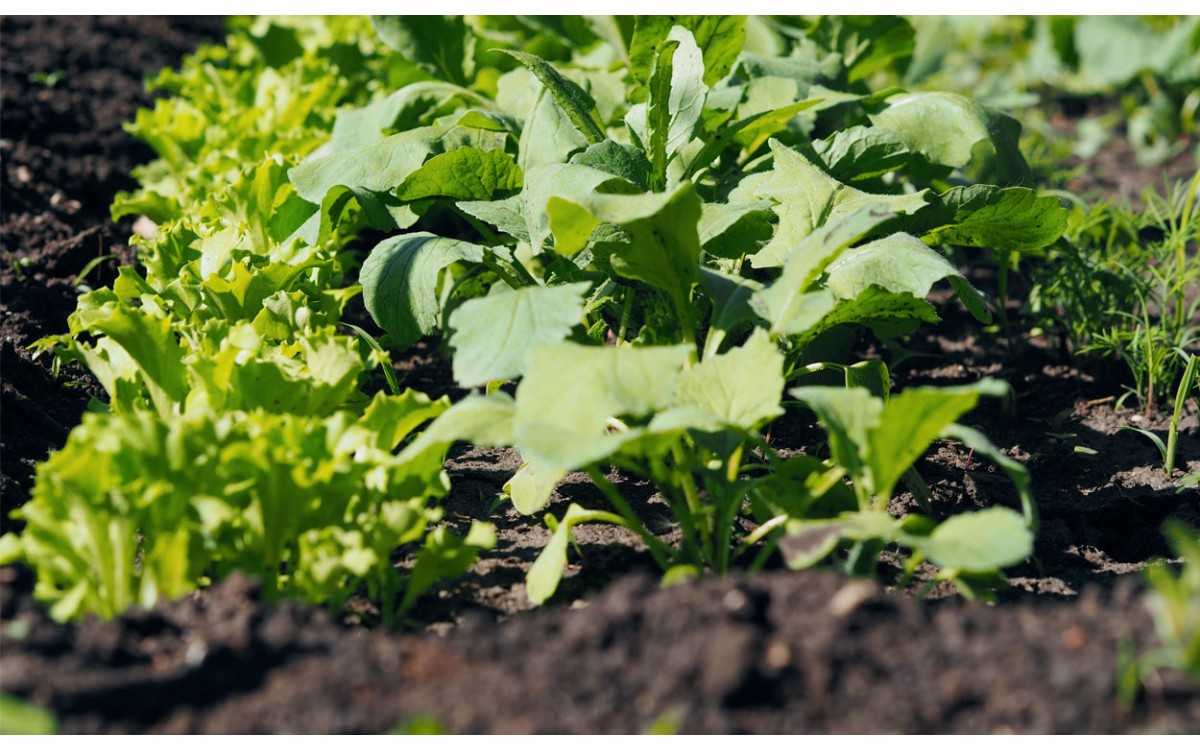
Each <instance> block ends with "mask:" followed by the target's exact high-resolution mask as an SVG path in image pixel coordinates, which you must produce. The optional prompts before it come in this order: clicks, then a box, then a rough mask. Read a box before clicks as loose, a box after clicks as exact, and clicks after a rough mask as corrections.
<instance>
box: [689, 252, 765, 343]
mask: <svg viewBox="0 0 1200 750" xmlns="http://www.w3.org/2000/svg"><path fill="white" fill-rule="evenodd" d="M700 284H701V286H703V287H704V293H705V295H706V296H707V297H708V299H709V301H711V302H712V306H713V311H712V318H711V323H712V327H713V328H715V329H718V330H721V331H724V332H725V333H733V332H735V331H737V330H738V329H740V328H742V327H743V326H747V325H750V324H753V323H755V322H757V321H758V320H759V315H758V313H756V312H755V311H754V308H753V307H751V303H750V301H751V298H752V297H753V296H754V294H756V293H757V292H759V291H760V290H761V289H762V285H761V284H759V283H758V282H757V281H754V280H753V279H745V278H742V277H741V276H732V275H729V274H724V273H721V272H720V271H714V270H712V269H709V268H701V269H700Z"/></svg>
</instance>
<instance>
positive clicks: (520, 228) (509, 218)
mask: <svg viewBox="0 0 1200 750" xmlns="http://www.w3.org/2000/svg"><path fill="white" fill-rule="evenodd" d="M457 205H458V207H459V208H460V209H461V210H463V211H465V212H466V213H468V214H470V215H471V216H474V217H475V218H476V219H479V220H480V221H483V222H484V223H487V224H491V225H492V226H494V227H495V228H496V229H497V230H499V231H501V232H503V233H505V234H508V235H511V236H513V237H515V238H517V239H518V240H522V241H524V242H529V224H528V223H527V222H526V219H525V211H524V209H525V196H524V195H523V194H518V195H514V196H512V197H510V198H505V199H503V200H492V201H462V202H460V203H458V204H457ZM548 231H549V230H547V232H548Z"/></svg>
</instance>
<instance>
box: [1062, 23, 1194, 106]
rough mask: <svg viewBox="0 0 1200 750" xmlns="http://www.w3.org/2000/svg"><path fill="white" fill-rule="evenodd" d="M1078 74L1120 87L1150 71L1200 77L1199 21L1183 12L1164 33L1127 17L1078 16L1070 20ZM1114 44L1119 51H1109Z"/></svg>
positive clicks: (1098, 83) (1180, 78) (1096, 83)
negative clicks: (1116, 52) (1072, 22)
mask: <svg viewBox="0 0 1200 750" xmlns="http://www.w3.org/2000/svg"><path fill="white" fill-rule="evenodd" d="M1074 31H1075V33H1074V38H1073V42H1074V47H1075V49H1076V50H1077V52H1078V54H1079V73H1080V75H1082V77H1083V78H1084V80H1085V81H1086V82H1087V83H1088V84H1090V85H1091V86H1093V87H1095V88H1096V89H1102V88H1105V87H1111V86H1121V85H1122V84H1125V83H1128V82H1130V81H1132V80H1134V79H1135V78H1136V77H1137V76H1138V75H1139V74H1140V73H1142V72H1143V71H1154V72H1156V73H1158V74H1160V75H1163V76H1164V77H1166V78H1167V79H1168V80H1172V81H1175V82H1178V83H1186V82H1188V81H1193V82H1194V81H1195V80H1196V79H1197V78H1198V77H1200V61H1197V56H1196V51H1197V49H1200V42H1198V41H1197V39H1198V38H1200V21H1198V20H1197V19H1196V18H1195V17H1194V16H1191V17H1185V18H1184V19H1183V20H1182V21H1181V22H1180V23H1179V24H1177V25H1176V26H1175V27H1174V28H1172V29H1171V30H1170V31H1167V32H1166V33H1163V32H1160V31H1156V30H1154V29H1152V28H1150V27H1149V26H1148V25H1147V24H1146V23H1145V22H1144V21H1142V20H1141V19H1138V18H1135V17H1128V16H1082V17H1079V18H1078V19H1077V20H1075V23H1074ZM1114 49H1119V50H1121V54H1113V53H1112V51H1113V50H1114Z"/></svg>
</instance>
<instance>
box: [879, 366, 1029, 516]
mask: <svg viewBox="0 0 1200 750" xmlns="http://www.w3.org/2000/svg"><path fill="white" fill-rule="evenodd" d="M1006 393H1008V386H1007V385H1006V384H1005V383H1002V382H1000V381H998V380H983V381H980V382H979V383H975V384H973V385H967V386H951V387H945V388H909V389H907V390H905V391H904V392H903V393H900V394H897V395H895V396H892V397H891V399H889V400H888V402H887V405H886V406H884V408H883V414H882V416H881V417H880V419H879V422H878V424H876V425H875V426H874V427H872V428H871V429H870V430H869V432H868V435H869V442H868V453H867V463H868V465H869V466H870V468H871V477H872V487H871V489H872V491H873V492H874V493H875V494H876V495H879V496H881V497H885V498H890V497H891V495H892V488H893V487H895V485H896V482H897V481H899V479H900V477H901V476H902V475H903V474H904V472H905V471H907V470H908V468H909V467H910V466H912V465H913V463H914V462H915V461H916V460H917V459H918V458H920V457H921V456H922V455H923V454H924V453H925V451H926V450H927V449H928V448H929V446H930V445H931V444H932V443H933V441H934V440H936V439H937V438H938V436H940V435H941V434H942V431H943V430H944V429H945V428H946V427H947V426H948V425H951V424H953V423H954V422H956V421H957V420H958V418H959V417H961V416H962V415H963V414H966V413H967V412H969V411H970V410H971V409H973V408H975V404H976V403H977V402H978V401H979V397H980V396H1002V395H1004V394H1006Z"/></svg>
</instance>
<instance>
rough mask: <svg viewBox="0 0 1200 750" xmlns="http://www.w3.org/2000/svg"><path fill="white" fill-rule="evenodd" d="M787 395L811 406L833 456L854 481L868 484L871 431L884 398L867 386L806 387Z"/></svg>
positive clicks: (878, 416)
mask: <svg viewBox="0 0 1200 750" xmlns="http://www.w3.org/2000/svg"><path fill="white" fill-rule="evenodd" d="M788 394H789V395H790V396H792V397H793V398H795V399H798V400H799V401H801V402H802V403H804V405H805V406H807V407H808V408H810V409H812V410H813V412H814V413H816V415H817V419H818V421H820V423H821V426H822V427H824V428H825V431H826V432H827V433H828V434H829V449H830V451H831V452H832V453H833V459H834V460H835V461H836V462H837V463H838V465H839V466H842V467H844V468H845V469H846V471H847V472H848V473H849V474H850V476H851V478H852V479H854V481H855V482H864V481H865V482H867V483H868V484H869V482H870V479H869V474H868V472H869V468H868V464H867V461H868V459H869V456H868V455H867V452H868V451H869V450H870V447H869V446H870V445H871V443H870V434H871V431H872V430H874V429H875V428H876V427H877V426H878V425H879V421H880V419H881V418H882V416H883V401H881V400H880V399H877V398H875V397H874V396H872V395H871V393H870V391H868V390H867V389H866V388H837V387H832V386H805V387H803V388H793V389H791V390H790V391H788Z"/></svg>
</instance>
